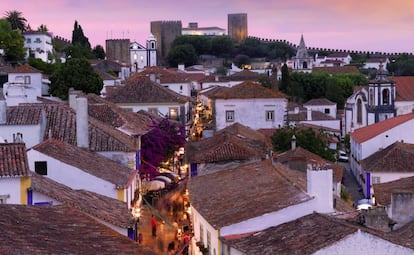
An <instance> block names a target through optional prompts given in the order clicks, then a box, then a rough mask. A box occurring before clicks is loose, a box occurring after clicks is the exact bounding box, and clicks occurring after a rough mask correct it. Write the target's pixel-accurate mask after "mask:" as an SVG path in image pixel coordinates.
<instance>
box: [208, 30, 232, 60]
mask: <svg viewBox="0 0 414 255" xmlns="http://www.w3.org/2000/svg"><path fill="white" fill-rule="evenodd" d="M233 52H234V42H233V40H232V39H231V38H230V37H228V36H224V35H223V36H215V37H213V38H212V39H211V54H213V55H216V56H219V57H225V58H229V57H231V56H232V55H233Z"/></svg>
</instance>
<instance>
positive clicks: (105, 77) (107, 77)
mask: <svg viewBox="0 0 414 255" xmlns="http://www.w3.org/2000/svg"><path fill="white" fill-rule="evenodd" d="M94 70H95V72H96V73H97V74H98V75H99V76H100V77H101V78H102V80H104V81H108V80H111V81H114V80H119V79H120V78H118V77H115V76H113V75H111V74H109V73H107V72H104V71H101V70H99V69H97V68H94Z"/></svg>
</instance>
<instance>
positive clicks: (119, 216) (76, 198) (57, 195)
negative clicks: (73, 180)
mask: <svg viewBox="0 0 414 255" xmlns="http://www.w3.org/2000/svg"><path fill="white" fill-rule="evenodd" d="M31 188H32V190H33V191H36V192H39V193H41V194H43V195H45V196H47V197H50V198H53V199H54V200H57V201H59V202H61V203H63V204H65V205H67V206H71V207H74V208H77V209H79V210H81V211H82V212H84V213H87V214H89V215H92V216H94V217H97V218H98V219H101V220H104V221H106V222H109V223H111V224H113V225H115V226H118V227H122V228H124V229H126V228H128V227H130V226H132V223H133V217H132V214H131V212H130V211H129V210H128V206H127V204H126V203H125V202H122V201H119V200H117V199H114V198H110V197H107V196H103V195H100V194H97V193H94V192H90V191H87V190H73V189H71V188H70V187H68V186H65V185H63V184H60V183H58V182H55V181H54V180H52V179H50V178H47V177H44V176H42V175H39V174H36V173H33V176H32V177H31Z"/></svg>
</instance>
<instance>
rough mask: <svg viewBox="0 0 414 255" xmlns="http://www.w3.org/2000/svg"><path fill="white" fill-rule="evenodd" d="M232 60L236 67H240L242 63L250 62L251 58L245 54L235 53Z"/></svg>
mask: <svg viewBox="0 0 414 255" xmlns="http://www.w3.org/2000/svg"><path fill="white" fill-rule="evenodd" d="M233 62H234V64H235V65H236V66H237V67H239V68H242V67H243V66H244V65H248V64H250V63H251V60H250V58H249V56H247V55H237V56H236V57H235V58H234V60H233Z"/></svg>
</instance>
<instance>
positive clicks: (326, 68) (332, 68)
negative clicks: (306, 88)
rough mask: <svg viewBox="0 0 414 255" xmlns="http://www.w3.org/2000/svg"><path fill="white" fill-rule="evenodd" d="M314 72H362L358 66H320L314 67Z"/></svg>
mask: <svg viewBox="0 0 414 255" xmlns="http://www.w3.org/2000/svg"><path fill="white" fill-rule="evenodd" d="M312 72H325V73H328V74H338V73H360V72H359V69H358V68H357V67H356V66H320V67H313V69H312Z"/></svg>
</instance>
